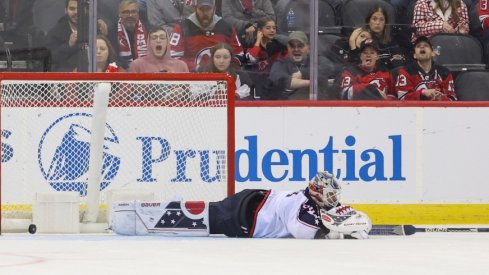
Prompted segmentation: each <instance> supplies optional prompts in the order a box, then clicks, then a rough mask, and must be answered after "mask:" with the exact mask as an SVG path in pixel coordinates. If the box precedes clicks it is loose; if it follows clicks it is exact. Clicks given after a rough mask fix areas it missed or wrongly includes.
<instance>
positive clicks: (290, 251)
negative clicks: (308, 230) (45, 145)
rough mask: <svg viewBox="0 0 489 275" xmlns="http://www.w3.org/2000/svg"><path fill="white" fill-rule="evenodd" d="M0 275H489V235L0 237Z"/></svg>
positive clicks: (12, 235)
mask: <svg viewBox="0 0 489 275" xmlns="http://www.w3.org/2000/svg"><path fill="white" fill-rule="evenodd" d="M0 274H1V275H24V274H28V275H44V274H46V275H48V274H49V275H57V274H60V275H61V274H62V275H76V274H80V275H81V274H83V275H97V274H104V275H111V274H115V275H124V274H131V275H141V274H165V275H166V274H171V275H172V274H186V275H187V274H213V275H216V274H233V275H234V274H247V275H254V274H280V275H283V274H294V275H303V274H311V275H312V274H317V275H319V274H335V275H344V274H375V275H384V274H385V275H387V274H388V275H392V274H396V275H399V274H409V275H415V274H430V275H432V274H444V275H445V274H458V275H460V274H462V275H469V274H471V275H472V274H476V275H479V274H480V275H482V274H489V233H416V234H415V235H413V236H406V237H404V236H372V237H371V238H370V239H369V240H296V239H233V238H226V237H220V236H217V237H209V238H182V237H179V238H171V237H124V236H116V235H19V234H6V235H2V236H0Z"/></svg>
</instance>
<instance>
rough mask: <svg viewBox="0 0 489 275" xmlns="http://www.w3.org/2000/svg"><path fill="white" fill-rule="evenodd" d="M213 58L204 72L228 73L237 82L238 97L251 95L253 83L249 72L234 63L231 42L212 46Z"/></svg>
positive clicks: (244, 97)
mask: <svg viewBox="0 0 489 275" xmlns="http://www.w3.org/2000/svg"><path fill="white" fill-rule="evenodd" d="M210 52H211V59H210V61H209V62H207V65H206V66H205V67H204V68H203V70H202V72H210V73H227V74H229V75H231V76H232V77H233V78H234V80H235V82H236V98H238V99H246V98H248V97H249V96H250V94H251V90H252V87H253V83H252V82H251V79H250V77H249V76H248V74H247V73H246V72H244V71H242V70H240V69H239V68H238V67H237V66H236V65H235V64H233V63H232V61H231V60H232V58H233V49H232V48H231V46H229V44H226V43H218V44H216V45H215V46H214V47H212V48H211V50H210Z"/></svg>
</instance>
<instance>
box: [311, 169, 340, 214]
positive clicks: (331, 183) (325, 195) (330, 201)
mask: <svg viewBox="0 0 489 275" xmlns="http://www.w3.org/2000/svg"><path fill="white" fill-rule="evenodd" d="M340 192H341V187H340V185H339V184H338V181H337V180H336V179H335V177H334V176H333V175H331V174H330V173H328V172H318V173H317V174H316V176H314V178H313V179H312V180H311V181H310V182H309V195H311V198H312V199H313V200H314V201H315V202H316V203H317V204H318V205H319V207H321V208H332V207H336V206H337V205H338V203H339V200H340Z"/></svg>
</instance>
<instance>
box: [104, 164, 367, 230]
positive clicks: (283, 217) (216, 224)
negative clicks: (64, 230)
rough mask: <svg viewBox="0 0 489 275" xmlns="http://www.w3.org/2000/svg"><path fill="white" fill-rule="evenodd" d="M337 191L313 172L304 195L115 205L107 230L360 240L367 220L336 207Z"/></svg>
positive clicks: (247, 193)
mask: <svg viewBox="0 0 489 275" xmlns="http://www.w3.org/2000/svg"><path fill="white" fill-rule="evenodd" d="M340 191H341V187H340V185H339V184H338V182H337V180H336V179H335V178H334V177H333V176H332V175H331V174H329V173H327V172H319V173H318V174H317V175H316V176H315V177H314V178H313V179H312V180H311V181H310V182H309V185H308V187H307V188H306V189H305V190H300V191H297V192H287V191H274V190H269V191H267V190H252V189H246V190H243V191H241V192H239V193H237V194H235V195H233V196H231V197H228V198H226V199H224V200H222V201H218V202H208V203H207V202H190V201H187V202H186V201H173V202H154V203H149V202H139V201H132V202H120V203H115V204H114V205H113V206H112V213H111V214H112V215H111V217H112V220H111V230H113V231H114V232H115V233H117V234H121V235H165V236H208V235H209V234H225V235H226V236H229V237H241V238H301V239H313V238H316V239H321V238H323V239H324V238H326V239H343V238H353V239H365V238H368V233H369V231H370V229H371V228H372V223H371V221H370V219H369V217H368V216H367V215H366V214H365V213H362V212H360V211H356V210H354V209H353V208H351V207H350V206H342V205H340V203H339V201H338V200H339V197H340Z"/></svg>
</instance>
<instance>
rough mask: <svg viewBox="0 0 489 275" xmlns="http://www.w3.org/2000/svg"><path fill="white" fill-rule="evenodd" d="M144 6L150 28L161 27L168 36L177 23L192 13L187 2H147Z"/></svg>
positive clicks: (183, 0)
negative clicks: (146, 10) (145, 6)
mask: <svg viewBox="0 0 489 275" xmlns="http://www.w3.org/2000/svg"><path fill="white" fill-rule="evenodd" d="M146 5H147V8H148V20H149V23H150V24H151V26H163V27H165V29H166V32H167V33H169V34H171V32H172V30H173V28H174V27H175V25H176V24H177V23H178V22H181V21H182V20H184V19H185V18H187V17H189V16H190V14H192V13H193V12H194V7H193V5H192V1H189V0H173V1H168V0H147V3H146Z"/></svg>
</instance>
